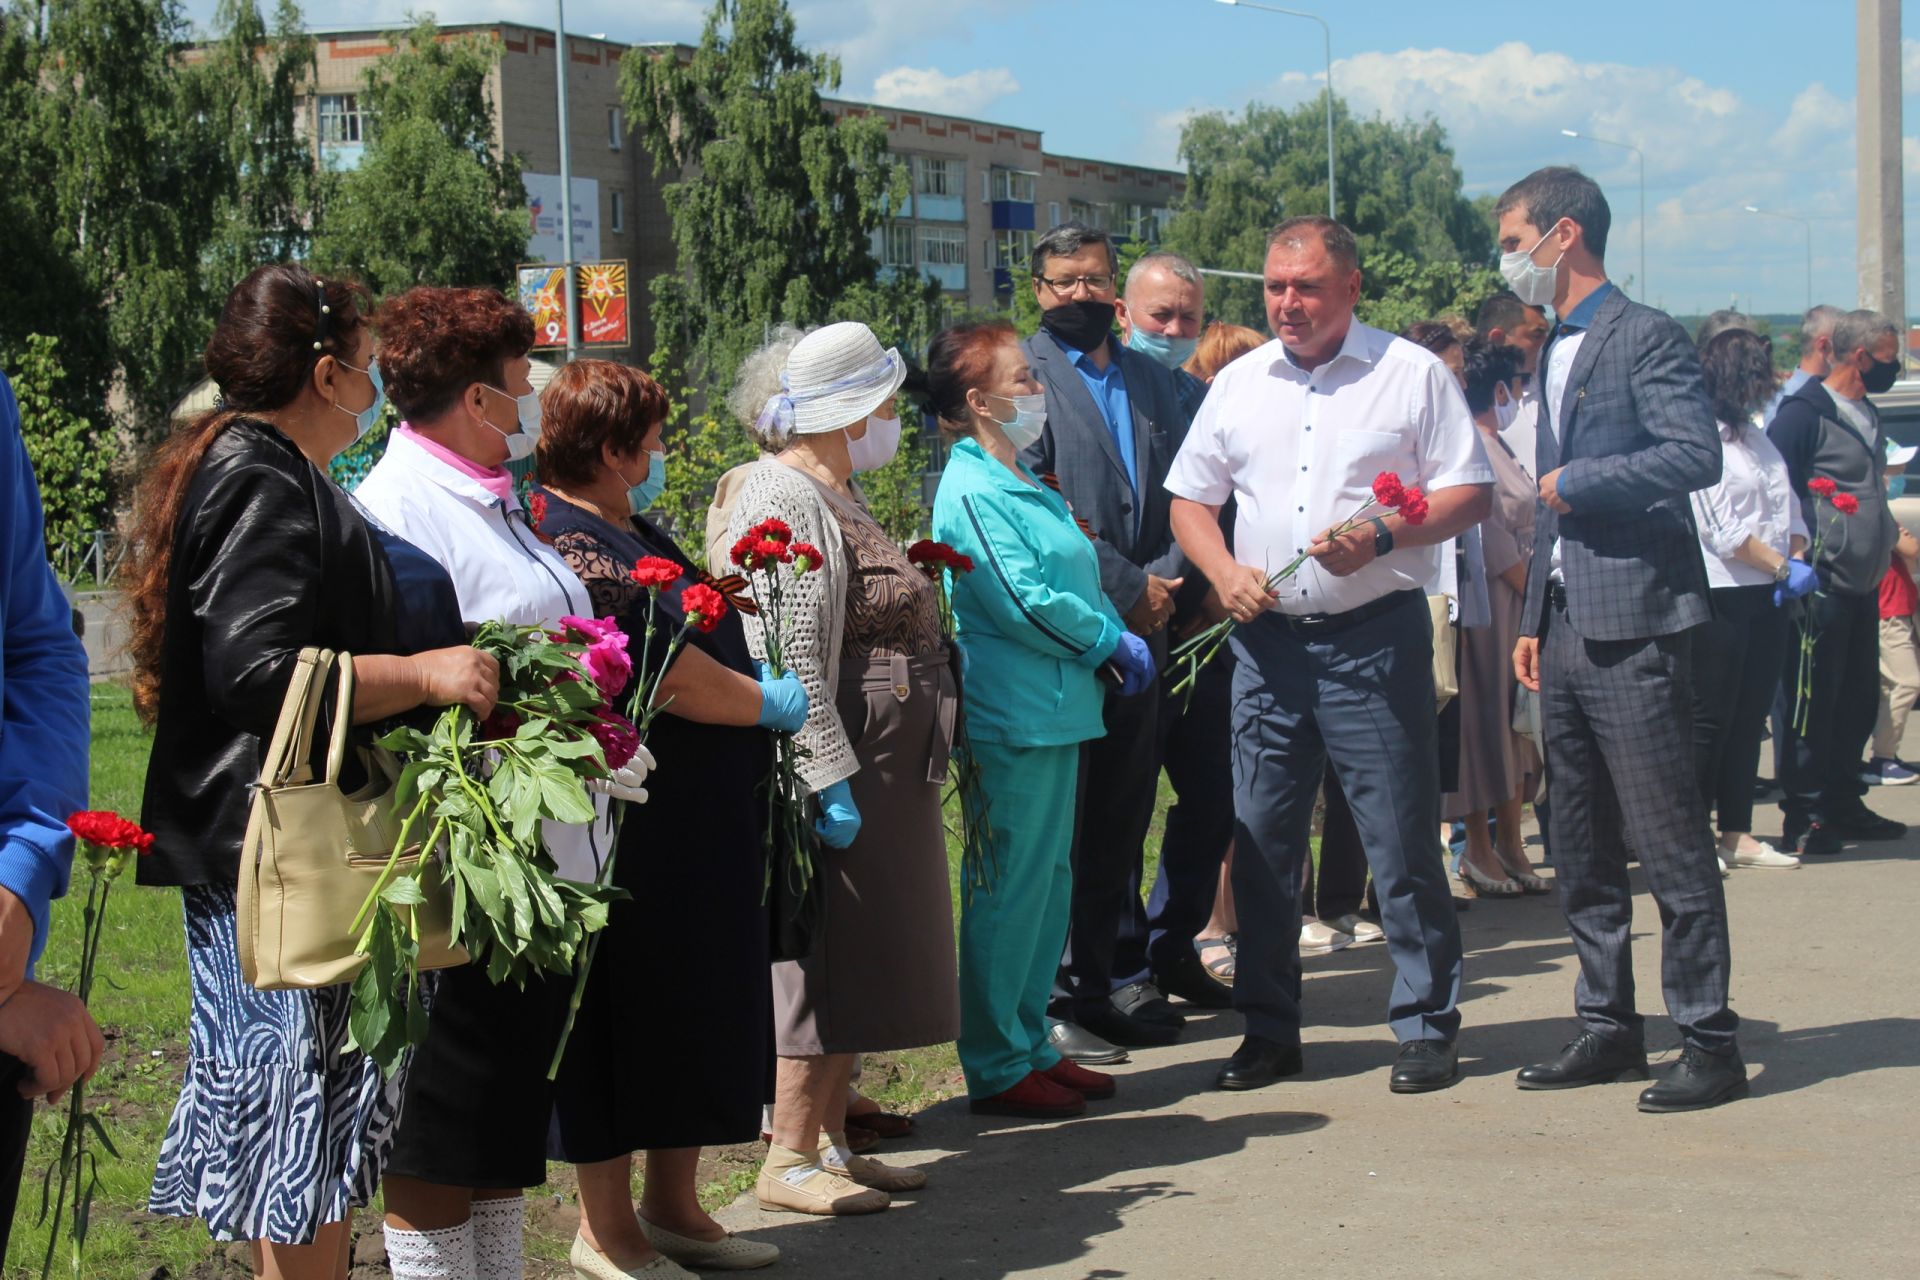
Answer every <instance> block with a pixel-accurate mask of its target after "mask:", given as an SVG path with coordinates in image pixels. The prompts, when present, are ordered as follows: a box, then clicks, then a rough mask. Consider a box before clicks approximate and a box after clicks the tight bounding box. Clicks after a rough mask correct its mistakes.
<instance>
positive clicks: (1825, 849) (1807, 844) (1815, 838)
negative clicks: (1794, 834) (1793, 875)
mask: <svg viewBox="0 0 1920 1280" xmlns="http://www.w3.org/2000/svg"><path fill="white" fill-rule="evenodd" d="M1845 847H1846V841H1845V840H1844V839H1843V838H1842V837H1841V835H1840V833H1839V832H1838V831H1836V830H1834V828H1833V827H1831V826H1829V825H1828V824H1827V823H1824V822H1816V823H1814V824H1813V825H1812V826H1811V827H1808V828H1807V834H1806V838H1805V839H1803V840H1801V841H1800V845H1799V853H1800V856H1801V857H1803V858H1822V857H1831V856H1833V855H1834V854H1836V853H1839V852H1841V850H1842V849H1844V848H1845ZM1781 851H1782V852H1787V850H1786V849H1784V848H1783V849H1782V850H1781Z"/></svg>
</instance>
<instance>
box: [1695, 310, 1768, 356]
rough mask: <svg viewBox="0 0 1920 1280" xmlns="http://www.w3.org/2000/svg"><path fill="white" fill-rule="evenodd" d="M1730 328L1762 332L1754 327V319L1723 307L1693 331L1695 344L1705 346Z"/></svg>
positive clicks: (1754, 332)
mask: <svg viewBox="0 0 1920 1280" xmlns="http://www.w3.org/2000/svg"><path fill="white" fill-rule="evenodd" d="M1729 329H1745V330H1746V331H1747V332H1748V333H1751V334H1756V335H1757V334H1758V333H1759V332H1760V330H1759V329H1757V328H1755V327H1754V323H1753V321H1752V320H1751V319H1749V318H1748V317H1747V316H1745V315H1744V314H1742V313H1741V312H1738V311H1732V310H1728V309H1725V308H1722V309H1721V310H1719V311H1716V312H1714V313H1713V314H1712V315H1710V316H1708V317H1707V318H1706V319H1705V320H1702V321H1701V322H1700V327H1699V328H1698V329H1696V330H1694V333H1693V345H1694V346H1696V347H1704V346H1706V345H1707V344H1708V343H1709V342H1711V341H1713V339H1714V337H1715V336H1716V335H1718V334H1722V333H1725V332H1726V331H1727V330H1729Z"/></svg>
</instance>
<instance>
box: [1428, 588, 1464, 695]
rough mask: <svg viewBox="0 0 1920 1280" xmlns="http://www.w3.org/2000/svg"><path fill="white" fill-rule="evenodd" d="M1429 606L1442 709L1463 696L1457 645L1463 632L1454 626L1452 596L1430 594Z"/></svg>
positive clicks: (1435, 686)
mask: <svg viewBox="0 0 1920 1280" xmlns="http://www.w3.org/2000/svg"><path fill="white" fill-rule="evenodd" d="M1427 609H1428V610H1429V611H1430V612H1431V613H1432V614H1433V694H1434V702H1435V704H1436V706H1437V708H1438V709H1439V710H1441V711H1445V710H1446V709H1447V704H1448V703H1449V702H1452V701H1453V700H1454V699H1455V698H1457V697H1459V696H1460V664H1459V662H1458V660H1457V659H1456V656H1455V652H1454V650H1455V644H1456V642H1457V641H1458V639H1459V636H1460V633H1459V632H1458V631H1456V630H1454V626H1453V597H1452V596H1449V595H1438V596H1428V597H1427Z"/></svg>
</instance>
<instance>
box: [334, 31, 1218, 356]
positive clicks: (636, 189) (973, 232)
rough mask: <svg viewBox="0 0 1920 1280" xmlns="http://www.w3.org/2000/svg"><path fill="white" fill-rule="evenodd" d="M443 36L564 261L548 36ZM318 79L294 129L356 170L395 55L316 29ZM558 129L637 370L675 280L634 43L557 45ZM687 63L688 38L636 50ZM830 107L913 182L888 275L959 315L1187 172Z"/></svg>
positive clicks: (910, 114) (532, 237)
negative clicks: (651, 303)
mask: <svg viewBox="0 0 1920 1280" xmlns="http://www.w3.org/2000/svg"><path fill="white" fill-rule="evenodd" d="M442 30H443V31H444V32H445V33H446V34H448V35H450V36H452V35H479V36H483V37H487V38H491V39H494V40H497V41H498V42H499V45H500V48H501V58H500V62H499V64H498V65H497V66H496V67H495V68H494V71H493V74H492V79H491V83H490V85H489V92H490V94H491V97H492V100H493V103H494V116H495V120H494V145H495V147H496V148H498V149H499V150H500V151H502V152H503V153H508V152H510V153H514V154H517V155H518V156H519V157H520V159H521V164H522V167H523V170H524V178H525V181H526V184H527V192H528V202H529V209H528V249H527V257H526V261H528V262H529V263H533V262H552V261H557V260H558V258H559V254H560V235H559V226H560V224H559V218H560V213H559V195H560V179H559V173H560V155H559V141H558V131H557V128H556V121H557V117H558V101H557V98H558V95H557V92H556V89H555V66H556V60H555V56H554V45H555V41H554V36H553V33H552V32H551V31H549V30H545V29H542V28H538V27H530V26H525V25H522V24H519V23H512V22H486V23H459V24H453V25H449V26H446V27H444V28H442ZM314 35H315V40H316V46H317V49H316V53H317V61H318V67H317V73H316V76H315V80H314V86H313V93H312V95H311V97H310V98H309V100H308V102H307V104H306V111H307V115H306V127H307V128H308V129H309V130H310V136H311V137H312V138H313V143H314V147H315V150H316V154H317V155H318V157H319V159H320V161H321V162H322V163H323V164H327V165H331V166H335V167H338V168H352V167H353V166H355V165H357V164H358V163H359V161H360V157H361V154H362V152H363V150H364V146H365V140H366V136H367V129H366V113H365V108H364V105H363V102H362V97H363V93H362V90H363V87H364V83H365V75H366V72H367V70H368V68H369V67H370V66H372V65H373V62H374V60H375V59H378V58H379V57H381V56H382V55H384V54H386V53H389V52H391V51H392V47H391V45H390V44H389V43H388V41H387V33H386V32H384V31H378V30H369V29H365V28H351V29H349V28H324V29H319V30H316V31H315V32H314ZM566 43H567V58H568V62H567V96H568V110H567V127H568V140H569V145H570V150H571V154H570V156H569V160H570V162H571V165H572V170H573V197H574V201H573V203H574V210H573V222H574V235H575V240H574V253H575V257H576V259H578V260H581V261H590V260H610V259H620V260H624V261H625V262H626V263H627V264H628V279H629V281H630V285H631V301H632V305H631V308H630V314H631V316H632V320H631V323H630V325H629V332H630V335H631V341H630V343H629V345H628V346H626V347H621V348H599V349H597V352H596V353H597V354H601V355H605V356H608V357H610V358H614V359H622V360H630V361H633V362H635V363H641V362H644V360H645V359H646V356H647V354H648V353H649V352H651V351H652V349H653V331H652V326H651V324H650V323H649V320H648V311H647V305H646V304H647V296H648V282H649V281H650V280H652V279H653V278H654V277H655V276H657V275H659V274H661V273H663V272H667V271H671V270H672V269H673V266H674V261H675V252H674V247H673V241H672V234H671V228H670V226H669V224H668V220H667V212H666V206H665V203H664V201H663V200H662V197H661V191H660V187H661V183H660V181H659V180H657V179H656V178H655V177H654V175H653V160H652V157H651V156H650V155H649V154H648V153H647V151H646V149H645V148H644V147H641V146H639V145H638V144H637V143H636V141H635V140H634V139H633V138H632V137H631V136H630V135H629V134H628V132H627V122H626V119H625V116H624V110H623V107H622V105H621V101H620V60H621V58H622V57H624V56H625V55H626V53H627V51H628V50H629V48H631V47H633V46H630V45H627V44H623V43H621V42H618V41H612V40H606V39H603V38H600V37H596V36H580V35H570V36H568V37H567V42H566ZM641 47H644V48H647V49H651V50H657V51H658V52H659V53H660V54H662V55H664V56H681V57H684V56H690V55H691V53H692V50H691V49H690V48H688V47H687V46H685V45H673V44H658V45H644V46H641ZM828 108H829V110H831V111H834V112H836V113H861V114H874V115H878V116H879V117H881V118H882V119H884V120H885V121H886V123H887V128H888V131H889V133H890V135H891V137H892V150H893V152H894V154H895V155H897V156H898V157H900V158H901V159H902V160H904V161H905V162H906V163H907V165H908V167H909V171H910V173H911V176H912V184H911V185H912V191H911V195H910V197H909V199H908V201H907V203H906V206H905V207H904V208H902V209H900V210H897V211H890V212H892V213H893V215H894V216H892V217H891V218H890V219H889V220H888V221H887V223H886V224H884V225H883V226H881V227H880V228H879V229H878V230H877V231H876V232H875V234H874V254H875V256H876V257H877V258H878V259H879V260H880V262H881V264H882V267H883V269H884V270H889V271H918V272H921V273H923V274H925V275H927V276H930V277H932V278H933V279H935V280H937V281H938V282H939V283H940V286H941V288H942V289H943V290H945V291H946V293H947V295H948V297H949V298H950V299H951V300H952V302H953V304H954V306H955V308H956V309H962V308H972V309H985V308H989V307H992V306H994V305H995V304H996V302H999V301H1004V300H1005V298H1006V297H1007V296H1008V294H1009V293H1010V291H1011V289H1012V286H1013V280H1012V275H1011V268H1012V266H1013V265H1014V264H1016V263H1024V262H1025V261H1026V259H1027V257H1028V255H1029V254H1030V253H1031V252H1032V248H1033V240H1034V237H1035V235H1036V234H1037V233H1039V232H1042V231H1044V230H1045V229H1046V228H1047V227H1049V226H1052V225H1054V224H1056V223H1058V222H1061V221H1063V220H1065V219H1067V218H1077V219H1079V220H1080V221H1082V222H1086V223H1088V224H1090V225H1093V226H1098V227H1104V228H1106V229H1107V230H1109V231H1111V232H1113V233H1114V234H1115V236H1116V237H1118V238H1121V239H1123V240H1124V239H1135V238H1145V239H1147V240H1149V241H1153V240H1156V239H1158V237H1159V233H1160V232H1161V230H1162V229H1163V228H1164V226H1165V224H1166V220H1167V218H1168V211H1169V209H1170V207H1171V206H1172V205H1173V203H1174V201H1175V200H1176V199H1177V197H1178V196H1179V194H1180V192H1181V191H1182V190H1183V189H1184V187H1185V183H1186V179H1185V175H1183V174H1181V173H1178V172H1176V171H1172V170H1165V169H1147V168H1141V167H1138V166H1132V165H1121V164H1115V163H1111V162H1106V161H1099V160H1084V159H1079V158H1075V157H1069V156H1056V155H1049V154H1047V152H1046V151H1045V149H1044V147H1043V145H1042V135H1041V133H1040V131H1039V130H1035V129H1023V128H1018V127H1015V126H1011V125H1004V124H995V123H990V122H987V121H981V120H969V119H965V118H962V117H958V116H946V115H939V114H936V113H932V112H927V111H916V110H903V109H899V108H894V107H887V106H880V105H874V104H868V103H856V102H841V101H829V103H828Z"/></svg>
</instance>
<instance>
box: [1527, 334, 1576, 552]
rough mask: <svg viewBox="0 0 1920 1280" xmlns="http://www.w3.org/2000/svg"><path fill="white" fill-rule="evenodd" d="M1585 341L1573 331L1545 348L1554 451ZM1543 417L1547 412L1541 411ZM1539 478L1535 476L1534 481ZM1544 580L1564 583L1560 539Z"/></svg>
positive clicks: (1557, 539)
mask: <svg viewBox="0 0 1920 1280" xmlns="http://www.w3.org/2000/svg"><path fill="white" fill-rule="evenodd" d="M1586 340H1587V331H1586V330H1585V329H1576V330H1574V331H1573V332H1572V333H1570V334H1568V335H1567V336H1566V337H1564V338H1561V339H1559V340H1558V341H1556V342H1555V343H1554V344H1553V345H1552V346H1551V347H1548V348H1547V388H1546V390H1547V405H1548V407H1549V408H1550V409H1551V413H1550V414H1549V416H1548V419H1547V420H1548V421H1549V422H1551V423H1552V424H1553V439H1554V443H1555V445H1556V447H1557V446H1558V444H1559V442H1560V432H1561V429H1562V423H1561V422H1560V408H1561V405H1562V403H1563V402H1564V400H1565V398H1566V391H1567V378H1568V377H1569V376H1571V375H1572V373H1573V358H1574V357H1575V356H1577V355H1579V354H1580V344H1581V343H1583V342H1585V341H1586ZM1541 412H1542V413H1543V414H1546V413H1548V409H1542V410H1541ZM1539 478H1540V477H1538V476H1535V477H1534V479H1536V480H1538V479H1539ZM1547 579H1548V581H1550V582H1565V581H1566V574H1565V573H1564V572H1563V571H1562V570H1561V568H1560V539H1559V538H1558V537H1555V538H1554V540H1553V553H1552V555H1551V556H1550V557H1549V558H1548V561H1547Z"/></svg>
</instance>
